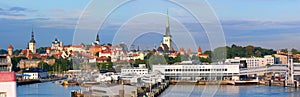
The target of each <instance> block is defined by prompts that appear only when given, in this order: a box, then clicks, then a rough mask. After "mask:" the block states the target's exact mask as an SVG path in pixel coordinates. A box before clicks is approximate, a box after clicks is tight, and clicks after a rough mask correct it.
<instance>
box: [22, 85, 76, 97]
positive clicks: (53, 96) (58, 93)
mask: <svg viewBox="0 0 300 97" xmlns="http://www.w3.org/2000/svg"><path fill="white" fill-rule="evenodd" d="M80 89H81V88H80V87H79V86H72V87H64V86H62V85H58V84H54V83H52V82H45V83H37V84H30V85H22V86H18V87H17V94H18V97H71V90H80Z"/></svg>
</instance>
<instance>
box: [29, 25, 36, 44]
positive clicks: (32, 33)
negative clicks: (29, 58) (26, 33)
mask: <svg viewBox="0 0 300 97" xmlns="http://www.w3.org/2000/svg"><path fill="white" fill-rule="evenodd" d="M30 43H35V40H34V32H33V28H32V32H31V40H30Z"/></svg>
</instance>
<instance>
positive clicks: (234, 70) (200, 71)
mask: <svg viewBox="0 0 300 97" xmlns="http://www.w3.org/2000/svg"><path fill="white" fill-rule="evenodd" d="M152 71H160V72H162V73H163V74H164V75H165V77H166V79H167V80H197V81H201V80H235V79H236V80H237V79H238V78H239V77H238V75H239V73H240V69H239V65H152Z"/></svg>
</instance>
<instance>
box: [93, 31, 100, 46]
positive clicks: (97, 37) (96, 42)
mask: <svg viewBox="0 0 300 97" xmlns="http://www.w3.org/2000/svg"><path fill="white" fill-rule="evenodd" d="M93 45H100V40H99V34H98V33H97V36H96V41H95V42H94V43H93Z"/></svg>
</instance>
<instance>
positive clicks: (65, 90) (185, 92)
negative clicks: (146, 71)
mask: <svg viewBox="0 0 300 97" xmlns="http://www.w3.org/2000/svg"><path fill="white" fill-rule="evenodd" d="M80 89H83V88H81V87H78V86H73V87H63V86H62V85H57V84H53V83H51V82H46V83H38V84H31V85H23V86H18V88H17V90H18V97H70V92H71V90H80ZM201 95H203V96H204V97H206V96H212V95H214V96H216V97H266V96H273V97H300V88H299V89H295V88H289V87H287V88H284V87H276V86H272V87H269V86H230V85H223V86H194V85H172V86H170V87H169V88H168V89H167V90H166V91H165V92H164V93H163V94H162V95H161V96H162V97H200V96H201Z"/></svg>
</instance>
